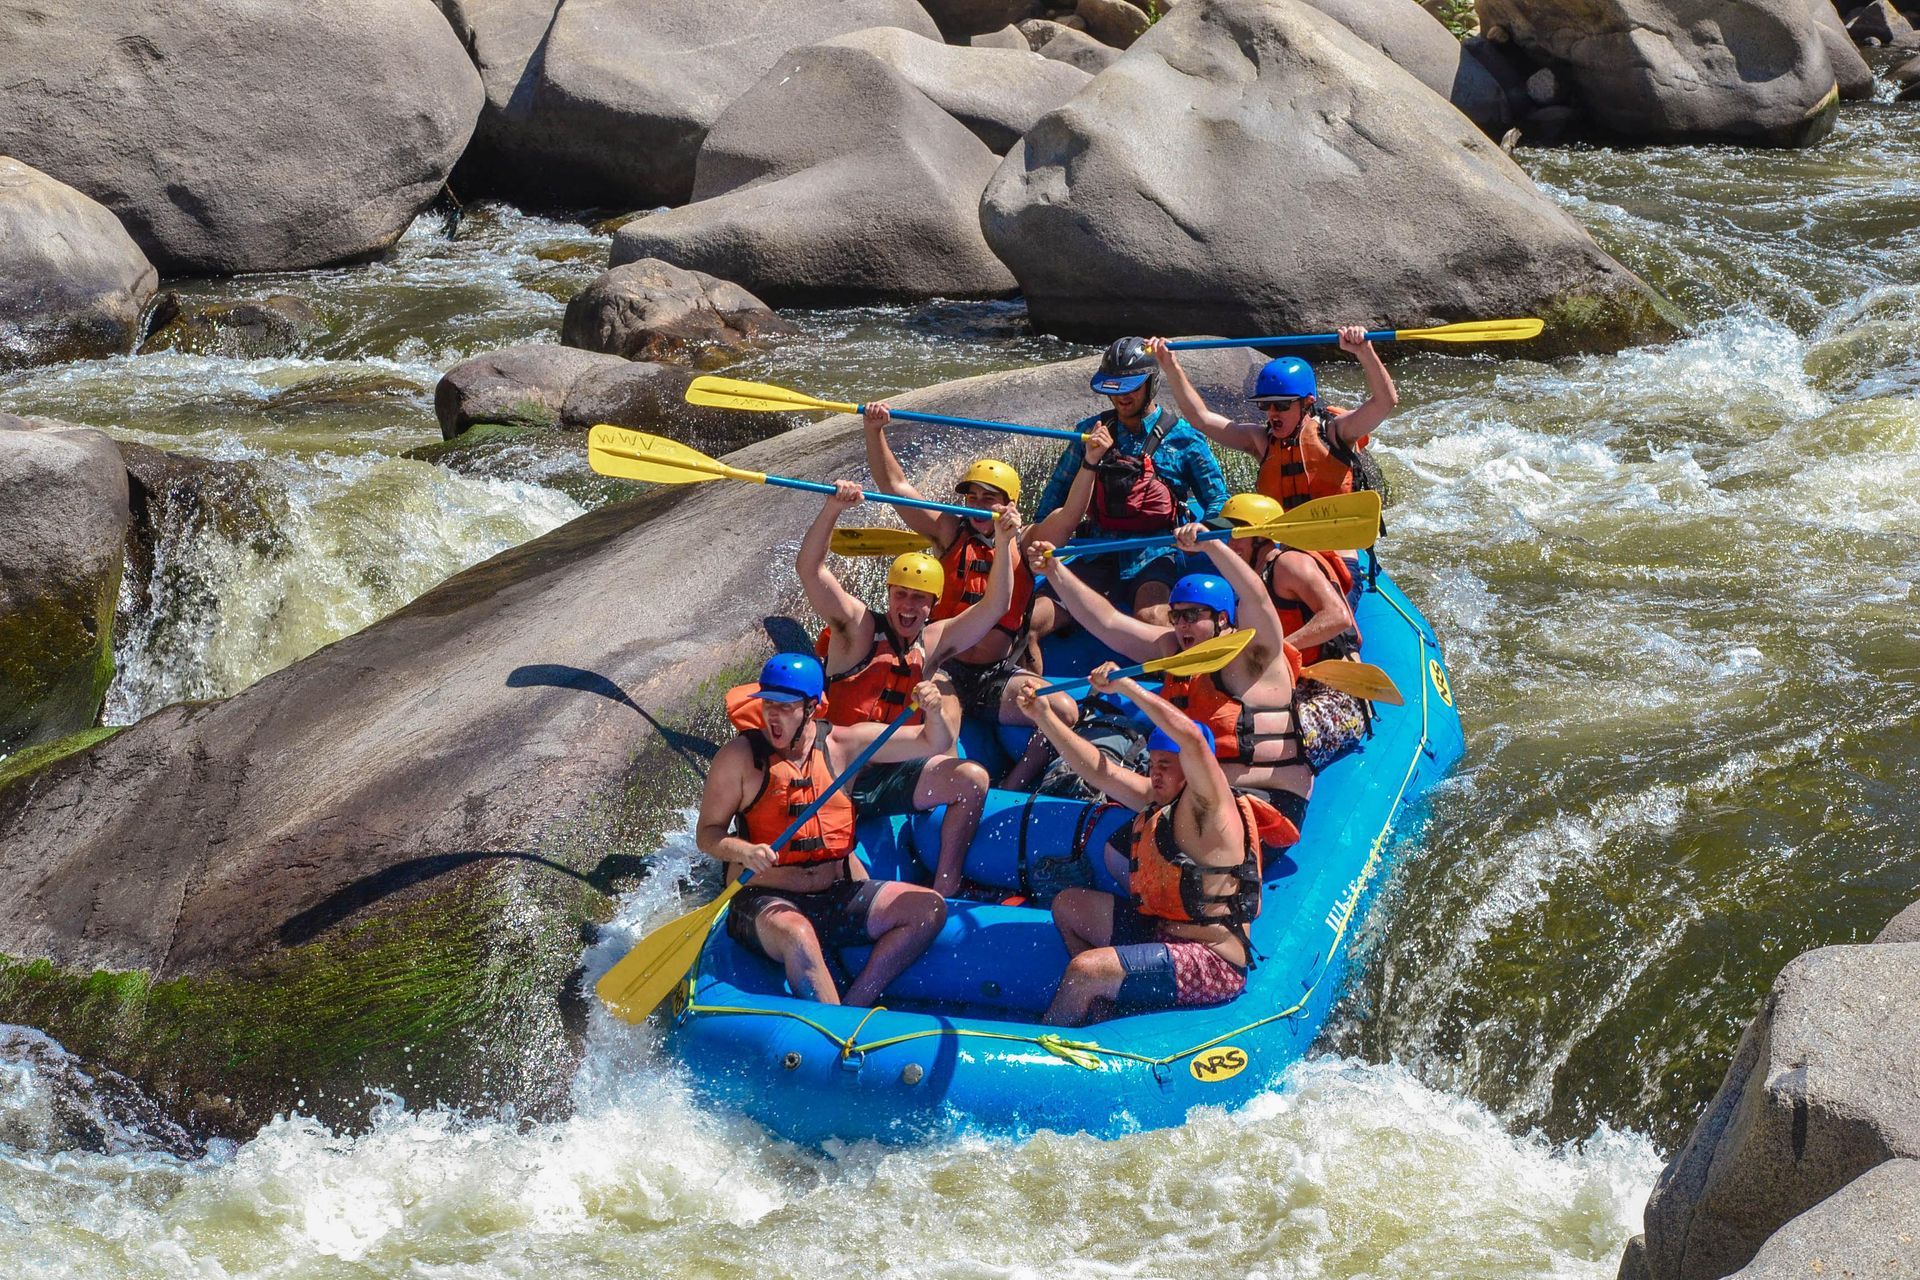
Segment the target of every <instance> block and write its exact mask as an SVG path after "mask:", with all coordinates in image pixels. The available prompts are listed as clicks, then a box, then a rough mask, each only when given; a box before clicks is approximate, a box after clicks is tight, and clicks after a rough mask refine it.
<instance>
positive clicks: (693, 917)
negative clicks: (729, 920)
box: [593, 880, 740, 1022]
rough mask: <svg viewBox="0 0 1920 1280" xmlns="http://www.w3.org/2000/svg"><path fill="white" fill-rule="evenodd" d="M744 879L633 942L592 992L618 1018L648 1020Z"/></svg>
mask: <svg viewBox="0 0 1920 1280" xmlns="http://www.w3.org/2000/svg"><path fill="white" fill-rule="evenodd" d="M739 888H740V882H739V881H738V880H736V881H734V882H733V883H732V884H730V885H728V886H727V887H726V889H725V891H723V892H722V893H721V894H720V896H719V897H717V898H715V899H714V900H713V901H712V902H709V903H707V904H706V905H705V906H704V907H695V908H694V909H693V910H692V911H689V912H687V914H685V915H683V916H677V917H675V918H674V919H672V920H669V921H667V923H665V924H663V925H661V926H660V927H659V928H658V929H655V930H654V931H653V932H652V933H649V934H648V935H647V936H646V937H644V938H642V939H640V941H638V942H636V943H634V944H633V950H631V951H629V952H627V954H625V955H624V956H621V957H620V959H619V960H618V961H616V962H615V963H614V966H613V967H612V968H611V969H609V970H607V971H606V973H605V974H603V975H601V978H600V981H598V982H596V983H594V984H593V990H594V993H595V994H596V995H598V996H599V997H600V999H601V1001H602V1003H604V1004H605V1005H606V1006H607V1008H608V1009H609V1010H610V1011H611V1012H612V1013H613V1015H614V1016H615V1017H616V1018H620V1019H622V1020H623V1021H626V1022H645V1021H646V1020H647V1015H648V1014H650V1013H652V1012H653V1011H654V1010H655V1009H656V1008H658V1007H659V1005H660V1002H661V1001H662V1000H665V999H666V998H667V997H668V996H670V995H672V994H673V989H674V988H675V987H677V986H679V985H680V982H681V980H682V979H683V978H685V977H686V976H687V970H689V969H691V968H693V962H694V961H696V960H698V959H699V958H700V948H702V947H704V946H705V945H706V943H707V933H708V932H709V931H710V930H711V929H712V928H713V922H714V921H715V920H718V919H719V918H720V913H721V911H723V910H725V909H726V905H727V903H728V901H730V900H731V899H732V897H733V895H734V894H735V893H736V892H737V891H738V890H739Z"/></svg>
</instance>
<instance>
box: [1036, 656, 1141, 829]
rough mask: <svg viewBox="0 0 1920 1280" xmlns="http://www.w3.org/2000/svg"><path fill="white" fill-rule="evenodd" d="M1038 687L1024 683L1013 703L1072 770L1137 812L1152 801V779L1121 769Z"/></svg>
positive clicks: (1090, 784)
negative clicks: (1038, 691)
mask: <svg viewBox="0 0 1920 1280" xmlns="http://www.w3.org/2000/svg"><path fill="white" fill-rule="evenodd" d="M1035 688H1036V686H1035V685H1033V684H1032V683H1031V682H1029V683H1027V684H1024V685H1022V686H1021V687H1020V688H1019V689H1018V690H1017V691H1016V692H1015V693H1014V696H1013V701H1014V705H1015V706H1017V707H1019V708H1020V710H1021V711H1023V712H1025V713H1026V715H1027V718H1028V719H1030V720H1032V721H1033V723H1034V726H1035V727H1036V728H1038V729H1039V730H1040V732H1041V733H1042V734H1044V735H1045V736H1046V739H1047V741H1048V742H1049V743H1051V744H1052V745H1053V749H1054V750H1055V751H1058V752H1059V753H1060V758H1061V759H1062V760H1065V761H1066V762H1067V767H1068V768H1069V769H1071V770H1073V771H1074V772H1075V773H1076V774H1079V775H1080V778H1081V780H1082V781H1083V782H1085V783H1086V784H1087V785H1088V786H1090V787H1093V788H1094V789H1096V790H1098V791H1099V792H1100V793H1101V794H1102V795H1106V796H1109V797H1111V798H1112V799H1113V800H1115V801H1116V802H1118V803H1120V804H1123V805H1125V806H1127V808H1129V809H1132V810H1134V811H1136V812H1138V811H1139V810H1141V809H1144V808H1146V807H1147V805H1148V804H1150V803H1152V800H1153V784H1152V783H1151V782H1149V781H1148V780H1147V779H1146V778H1144V777H1142V776H1141V775H1140V774H1137V773H1135V772H1133V771H1132V770H1130V769H1122V768H1121V767H1120V766H1119V765H1117V764H1115V763H1114V761H1113V759H1112V757H1110V756H1108V755H1106V754H1104V753H1103V752H1101V751H1100V750H1099V749H1098V748H1097V747H1095V746H1094V745H1093V744H1092V743H1091V742H1088V741H1087V740H1086V739H1085V738H1083V737H1081V736H1080V735H1079V734H1077V733H1075V732H1074V731H1073V727H1072V726H1071V725H1069V724H1068V723H1067V722H1066V721H1064V720H1062V719H1061V718H1060V717H1059V715H1058V714H1057V713H1056V712H1055V711H1054V709H1053V708H1052V707H1051V706H1049V705H1048V700H1047V699H1046V698H1042V697H1038V696H1036V695H1035V693H1034V689H1035Z"/></svg>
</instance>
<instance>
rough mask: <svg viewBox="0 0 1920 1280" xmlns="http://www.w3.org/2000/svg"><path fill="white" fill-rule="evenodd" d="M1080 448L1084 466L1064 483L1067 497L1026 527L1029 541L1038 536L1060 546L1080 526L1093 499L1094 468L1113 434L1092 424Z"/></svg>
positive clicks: (1104, 425)
mask: <svg viewBox="0 0 1920 1280" xmlns="http://www.w3.org/2000/svg"><path fill="white" fill-rule="evenodd" d="M1083 447H1084V449H1085V458H1086V465H1084V466H1082V467H1080V468H1079V469H1078V470H1077V471H1075V472H1074V473H1073V482H1072V483H1071V484H1070V485H1068V486H1067V496H1066V497H1065V498H1064V499H1063V500H1062V501H1061V503H1060V505H1059V506H1057V507H1055V508H1054V509H1053V510H1051V511H1048V512H1047V514H1046V515H1045V516H1044V517H1042V518H1041V519H1039V520H1036V521H1034V522H1033V525H1032V526H1031V527H1030V528H1028V530H1027V534H1026V540H1027V541H1028V542H1029V543H1031V542H1033V541H1035V540H1036V539H1037V540H1039V541H1041V542H1051V543H1053V544H1054V545H1055V546H1059V545H1060V544H1061V543H1063V542H1065V541H1066V540H1067V539H1068V538H1071V537H1072V536H1073V531H1074V530H1075V529H1078V528H1079V527H1080V522H1081V521H1082V520H1085V519H1086V518H1087V504H1088V503H1090V502H1092V501H1093V477H1094V470H1093V468H1094V467H1095V465H1096V464H1098V463H1099V461H1100V459H1102V458H1104V457H1106V456H1107V450H1109V449H1111V448H1113V433H1112V432H1111V431H1109V430H1107V424H1106V423H1104V422H1097V423H1095V424H1094V427H1093V430H1091V431H1089V432H1087V439H1086V442H1085V444H1084V446H1083ZM1042 496H1043V497H1044V496H1045V495H1042Z"/></svg>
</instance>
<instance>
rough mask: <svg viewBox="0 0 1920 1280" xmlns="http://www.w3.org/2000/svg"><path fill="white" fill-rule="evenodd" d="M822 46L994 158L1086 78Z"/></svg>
mask: <svg viewBox="0 0 1920 1280" xmlns="http://www.w3.org/2000/svg"><path fill="white" fill-rule="evenodd" d="M1408 3H1409V4H1411V3H1412V0H1408ZM823 43H826V44H833V45H845V46H847V47H848V48H854V49H862V50H865V51H866V52H868V53H870V54H872V55H873V56H874V57H876V58H878V59H879V60H880V61H882V62H884V63H886V64H887V65H888V66H889V67H891V68H893V70H895V71H897V72H898V73H899V74H900V77H901V79H903V80H905V81H906V82H907V83H908V84H910V85H912V86H913V87H914V88H916V89H918V90H919V91H920V92H921V93H924V94H925V95H927V97H928V98H929V99H930V100H932V102H933V103H934V105H935V106H937V107H939V108H940V109H941V110H942V111H945V112H946V113H947V114H948V115H950V116H952V117H953V118H954V119H956V120H958V121H959V122H960V123H961V124H963V125H965V126H967V128H969V129H971V130H972V131H973V134H974V136H975V137H977V138H979V139H980V141H982V142H984V143H986V144H987V145H988V146H989V147H991V148H992V149H993V150H994V152H995V153H997V154H1000V155H1005V154H1006V152H1007V149H1008V148H1009V147H1011V146H1013V144H1014V143H1016V142H1018V141H1020V135H1021V134H1023V133H1025V132H1026V131H1027V130H1029V129H1031V128H1032V127H1033V123H1034V121H1036V120H1038V119H1039V118H1040V117H1041V116H1043V115H1045V114H1046V113H1047V112H1049V111H1051V110H1053V109H1054V108H1055V107H1058V106H1060V105H1062V104H1063V103H1065V102H1066V101H1067V99H1069V98H1071V97H1073V95H1074V94H1076V93H1078V92H1080V90H1081V89H1083V88H1085V87H1086V84H1087V81H1088V80H1090V79H1092V78H1093V77H1092V76H1090V75H1088V74H1087V73H1086V72H1085V71H1082V70H1080V68H1078V67H1074V66H1069V65H1068V64H1066V63H1064V62H1056V61H1054V60H1053V59H1051V58H1043V57H1041V56H1039V55H1038V54H1035V53H1033V52H1031V51H1029V50H1027V49H1026V48H1025V46H1024V45H1022V47H1021V49H1020V50H1019V51H1015V50H1012V49H989V48H972V47H966V48H963V47H960V46H957V45H950V44H941V43H939V42H938V41H934V40H928V39H926V38H925V37H923V36H917V35H914V34H913V33H912V32H911V31H902V30H900V29H899V28H898V27H870V28H868V29H867V30H865V31H856V32H854V33H853V34H851V35H845V36H835V37H834V38H833V39H832V40H828V41H824V42H823Z"/></svg>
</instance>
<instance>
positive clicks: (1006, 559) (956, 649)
mask: <svg viewBox="0 0 1920 1280" xmlns="http://www.w3.org/2000/svg"><path fill="white" fill-rule="evenodd" d="M1019 555H1020V510H1019V508H1017V507H1014V506H1001V507H995V508H994V511H993V568H991V569H989V570H988V571H987V591H986V594H985V595H983V596H981V597H980V598H979V599H978V600H975V601H974V602H973V603H972V604H970V605H968V606H967V607H966V608H965V609H963V610H961V611H960V613H959V614H957V615H956V616H954V617H952V618H948V619H947V620H946V621H944V622H929V623H928V624H927V642H926V643H927V669H928V670H929V671H931V670H934V669H936V668H938V667H939V666H940V664H941V663H943V662H945V661H946V660H947V659H948V658H950V657H952V656H953V655H954V654H956V653H965V652H966V651H967V650H969V649H971V648H973V646H975V645H977V644H979V643H980V642H981V641H982V640H985V639H986V638H987V636H988V635H989V634H991V633H992V631H993V629H994V627H996V626H998V625H999V623H1000V619H1002V618H1004V617H1006V616H1007V610H1009V609H1011V608H1013V573H1014V569H1015V564H1014V562H1015V560H1016V559H1017V558H1018V557H1019Z"/></svg>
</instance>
